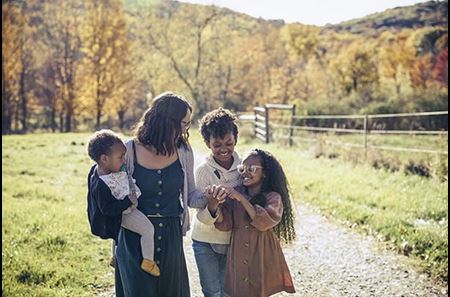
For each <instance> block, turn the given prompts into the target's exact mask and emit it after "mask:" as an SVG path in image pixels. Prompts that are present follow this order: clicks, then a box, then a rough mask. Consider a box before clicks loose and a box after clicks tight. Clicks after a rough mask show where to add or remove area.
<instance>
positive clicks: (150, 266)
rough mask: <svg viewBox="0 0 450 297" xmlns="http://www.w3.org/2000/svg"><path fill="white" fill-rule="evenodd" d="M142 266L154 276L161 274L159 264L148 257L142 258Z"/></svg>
mask: <svg viewBox="0 0 450 297" xmlns="http://www.w3.org/2000/svg"><path fill="white" fill-rule="evenodd" d="M141 268H142V270H144V271H145V272H148V273H150V274H151V275H153V276H159V275H160V274H161V273H160V271H159V267H158V265H156V263H155V261H152V260H148V259H144V260H142V263H141Z"/></svg>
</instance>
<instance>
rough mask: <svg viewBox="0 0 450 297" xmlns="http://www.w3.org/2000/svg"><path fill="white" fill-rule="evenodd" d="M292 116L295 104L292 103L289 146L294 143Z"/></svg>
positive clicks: (293, 115)
mask: <svg viewBox="0 0 450 297" xmlns="http://www.w3.org/2000/svg"><path fill="white" fill-rule="evenodd" d="M294 117H295V104H294V105H292V115H291V129H290V132H289V146H293V145H294V139H293V137H294Z"/></svg>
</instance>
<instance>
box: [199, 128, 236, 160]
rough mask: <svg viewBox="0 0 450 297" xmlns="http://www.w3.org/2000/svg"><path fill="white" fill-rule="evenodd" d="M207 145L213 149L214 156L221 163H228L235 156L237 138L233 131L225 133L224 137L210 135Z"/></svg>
mask: <svg viewBox="0 0 450 297" xmlns="http://www.w3.org/2000/svg"><path fill="white" fill-rule="evenodd" d="M206 145H207V146H208V148H209V149H210V150H211V152H212V154H213V156H214V158H215V159H216V160H218V161H219V162H221V163H228V162H229V161H230V160H231V159H232V158H233V152H234V147H235V145H236V139H235V138H234V135H233V133H231V132H229V133H227V134H225V136H224V137H223V138H219V137H218V138H215V137H213V136H211V137H210V139H209V141H208V142H206Z"/></svg>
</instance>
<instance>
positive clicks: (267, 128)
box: [264, 105, 270, 143]
mask: <svg viewBox="0 0 450 297" xmlns="http://www.w3.org/2000/svg"><path fill="white" fill-rule="evenodd" d="M264 109H265V115H264V117H265V122H266V143H269V142H270V136H269V108H268V107H267V105H264Z"/></svg>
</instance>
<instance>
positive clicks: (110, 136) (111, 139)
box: [87, 129, 123, 162]
mask: <svg viewBox="0 0 450 297" xmlns="http://www.w3.org/2000/svg"><path fill="white" fill-rule="evenodd" d="M116 143H123V141H122V139H120V137H119V136H117V134H116V133H114V132H113V131H111V130H108V129H102V130H99V131H96V132H95V133H94V135H93V136H92V137H91V139H90V140H89V143H88V149H87V150H88V155H89V157H90V158H91V159H92V160H93V161H95V162H98V161H99V160H100V156H101V155H107V154H109V153H111V147H112V146H113V145H114V144H116Z"/></svg>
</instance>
